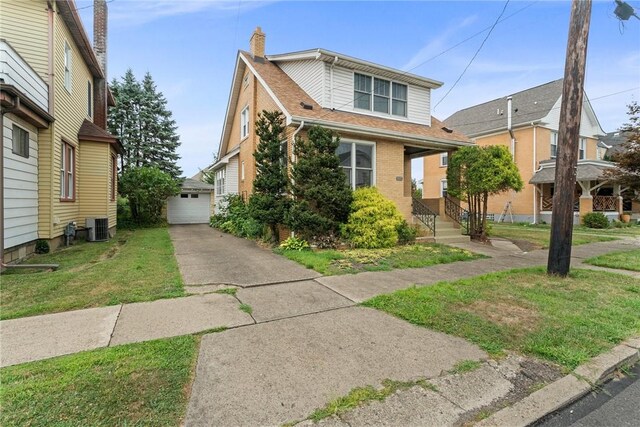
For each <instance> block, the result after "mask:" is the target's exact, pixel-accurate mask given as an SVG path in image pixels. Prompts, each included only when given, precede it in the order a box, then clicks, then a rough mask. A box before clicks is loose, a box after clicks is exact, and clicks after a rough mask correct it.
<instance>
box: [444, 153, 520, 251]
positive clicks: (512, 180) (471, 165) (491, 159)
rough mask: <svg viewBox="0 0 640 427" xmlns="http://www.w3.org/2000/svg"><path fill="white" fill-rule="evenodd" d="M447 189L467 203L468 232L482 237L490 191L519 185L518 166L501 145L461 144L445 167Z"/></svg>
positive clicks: (500, 190) (518, 188)
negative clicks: (475, 145)
mask: <svg viewBox="0 0 640 427" xmlns="http://www.w3.org/2000/svg"><path fill="white" fill-rule="evenodd" d="M447 184H448V188H447V192H448V194H451V195H452V196H453V197H457V198H458V199H461V200H466V201H467V204H468V205H469V234H470V235H471V237H473V238H474V239H484V238H486V230H487V203H488V199H489V196H490V195H493V194H498V193H502V192H504V191H508V190H515V191H520V190H522V187H523V185H524V184H523V182H522V178H520V172H519V171H518V167H517V166H516V164H515V163H514V162H513V159H512V158H511V153H509V150H508V149H507V148H506V147H504V146H499V145H497V146H488V147H464V148H461V149H460V150H458V151H456V152H455V153H454V154H453V156H451V159H449V166H448V168H447Z"/></svg>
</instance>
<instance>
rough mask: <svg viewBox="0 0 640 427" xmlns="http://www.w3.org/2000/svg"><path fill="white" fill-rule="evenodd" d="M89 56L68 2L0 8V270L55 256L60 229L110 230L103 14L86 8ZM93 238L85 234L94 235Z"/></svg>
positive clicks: (16, 1)
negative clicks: (32, 256) (34, 255)
mask: <svg viewBox="0 0 640 427" xmlns="http://www.w3.org/2000/svg"><path fill="white" fill-rule="evenodd" d="M94 17H95V22H94V25H95V28H94V43H95V44H96V48H95V51H94V48H93V47H92V46H91V43H90V42H89V40H88V38H87V35H86V32H85V30H84V28H83V26H82V23H81V21H80V17H79V15H78V13H77V6H76V4H75V2H74V1H73V0H58V1H47V0H2V20H0V95H1V105H2V123H1V126H0V128H1V129H2V134H1V136H0V139H2V141H3V146H4V156H3V157H2V160H3V161H2V172H3V175H4V185H3V187H2V192H3V197H2V209H0V212H1V214H2V221H1V222H2V239H1V241H2V247H1V248H0V253H1V254H2V255H3V262H11V261H15V260H17V259H20V258H22V257H24V256H26V255H28V254H29V253H31V252H33V250H34V247H35V242H36V240H37V239H43V240H47V241H49V242H50V244H51V246H52V247H53V248H55V247H56V246H58V245H60V244H61V243H62V242H63V240H64V238H63V234H64V230H65V228H66V227H67V225H68V224H70V223H73V222H75V223H76V224H77V225H78V227H84V226H85V224H86V219H87V218H100V219H101V221H100V222H99V223H100V224H101V225H102V226H104V227H105V228H103V229H101V231H102V234H103V235H108V234H113V233H114V232H115V225H116V194H117V193H116V192H117V188H116V186H117V175H116V173H117V169H116V165H117V156H118V155H119V153H121V149H122V147H121V145H120V143H119V142H118V140H117V139H116V138H115V137H114V136H112V135H110V134H109V133H108V132H107V131H106V130H105V129H106V120H107V108H108V106H109V105H113V104H114V100H113V97H112V96H111V94H110V92H109V91H108V89H107V83H106V31H107V10H106V2H105V1H104V0H95V4H94ZM95 231H96V230H94V232H95Z"/></svg>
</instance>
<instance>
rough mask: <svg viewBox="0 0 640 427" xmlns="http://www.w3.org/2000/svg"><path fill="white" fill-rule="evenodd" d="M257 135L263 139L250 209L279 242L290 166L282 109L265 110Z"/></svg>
mask: <svg viewBox="0 0 640 427" xmlns="http://www.w3.org/2000/svg"><path fill="white" fill-rule="evenodd" d="M256 134H257V135H258V137H259V138H260V142H259V143H258V146H257V148H256V151H255V153H253V156H254V157H255V159H256V169H257V176H256V179H255V180H254V181H253V194H252V195H251V198H250V199H249V212H250V213H251V216H252V217H253V218H254V219H255V220H256V221H258V222H260V223H261V224H265V225H267V226H268V227H269V229H270V230H271V239H272V241H273V242H277V241H278V240H279V239H278V225H279V224H284V219H285V213H286V211H287V207H288V202H289V199H288V196H287V184H288V176H287V168H286V164H285V162H284V161H283V158H282V153H281V150H280V143H281V142H282V141H283V140H284V139H285V136H284V117H283V116H282V113H280V112H279V111H262V112H261V113H260V114H259V115H258V121H256Z"/></svg>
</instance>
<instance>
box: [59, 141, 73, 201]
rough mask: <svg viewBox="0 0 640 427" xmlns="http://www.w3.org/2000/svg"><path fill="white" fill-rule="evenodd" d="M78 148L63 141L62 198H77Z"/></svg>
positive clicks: (69, 199)
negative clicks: (76, 171)
mask: <svg viewBox="0 0 640 427" xmlns="http://www.w3.org/2000/svg"><path fill="white" fill-rule="evenodd" d="M75 167H76V149H75V147H74V146H73V145H71V144H69V143H67V142H64V141H62V147H61V152H60V200H65V201H73V200H75V196H76V194H75V190H76V189H75Z"/></svg>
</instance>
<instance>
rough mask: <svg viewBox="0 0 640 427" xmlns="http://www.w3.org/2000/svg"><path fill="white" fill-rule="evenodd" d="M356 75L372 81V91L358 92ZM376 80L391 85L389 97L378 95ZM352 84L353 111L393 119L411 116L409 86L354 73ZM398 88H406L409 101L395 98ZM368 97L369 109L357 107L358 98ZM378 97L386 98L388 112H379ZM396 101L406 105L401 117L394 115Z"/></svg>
mask: <svg viewBox="0 0 640 427" xmlns="http://www.w3.org/2000/svg"><path fill="white" fill-rule="evenodd" d="M356 75H360V76H364V77H368V78H370V79H371V90H370V91H361V90H356V87H355V83H356ZM376 80H379V81H385V82H387V83H388V84H389V93H388V94H387V95H382V94H376ZM351 82H352V84H353V109H354V110H357V111H369V112H371V113H374V114H383V115H385V116H392V117H402V118H407V116H408V114H409V85H408V84H406V83H400V82H397V81H395V80H391V79H385V78H382V77H377V76H374V75H371V74H366V73H360V72H354V73H353V78H352V79H351ZM396 86H404V87H405V88H406V92H407V99H400V98H397V97H395V96H394V94H395V92H394V88H395V87H396ZM365 94H366V95H368V97H369V108H368V109H367V108H360V107H356V102H355V100H356V97H360V96H363V95H365ZM376 97H378V98H386V99H387V102H388V105H387V107H388V108H387V111H386V112H384V111H377V110H376V109H375V99H376ZM394 101H399V102H404V104H405V114H404V115H401V114H394V113H393V102H394Z"/></svg>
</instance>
